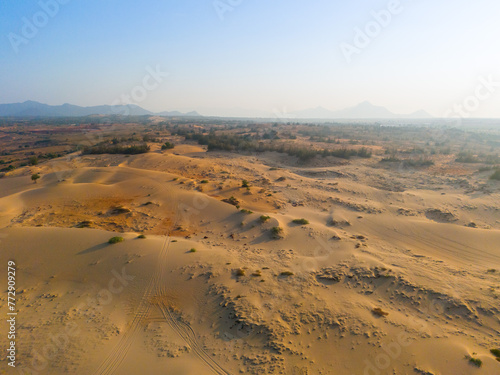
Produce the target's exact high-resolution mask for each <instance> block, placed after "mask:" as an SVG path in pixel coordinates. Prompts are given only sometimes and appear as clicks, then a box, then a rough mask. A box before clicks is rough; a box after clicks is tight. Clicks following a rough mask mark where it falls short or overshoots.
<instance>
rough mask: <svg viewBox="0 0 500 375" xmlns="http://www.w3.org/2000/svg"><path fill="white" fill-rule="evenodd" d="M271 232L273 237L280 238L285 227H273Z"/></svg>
mask: <svg viewBox="0 0 500 375" xmlns="http://www.w3.org/2000/svg"><path fill="white" fill-rule="evenodd" d="M271 234H272V236H273V238H276V239H279V238H282V237H283V228H281V227H272V228H271Z"/></svg>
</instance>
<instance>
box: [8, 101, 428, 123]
mask: <svg viewBox="0 0 500 375" xmlns="http://www.w3.org/2000/svg"><path fill="white" fill-rule="evenodd" d="M221 112H223V113H226V116H229V117H248V118H250V117H256V118H257V117H260V118H266V119H273V118H276V117H279V118H282V119H290V120H292V121H293V119H430V118H432V116H431V115H430V114H429V113H427V112H426V111H424V110H420V111H416V112H413V113H410V114H397V113H393V112H391V111H389V110H388V109H387V108H385V107H381V106H376V105H373V104H371V103H370V102H368V101H365V102H362V103H360V104H358V105H356V106H354V107H350V108H346V109H341V110H337V111H331V110H329V109H326V108H323V107H317V108H310V109H305V110H301V111H295V112H289V113H283V114H281V113H279V112H275V113H266V112H263V111H251V110H241V109H239V110H235V109H233V110H221ZM228 113H230V115H227V114H228ZM238 114H239V115H238ZM90 115H130V116H148V115H149V116H165V117H201V116H202V115H200V114H199V113H198V112H196V111H192V112H187V113H182V112H178V111H170V112H169V111H164V112H157V113H155V112H151V111H148V110H146V109H144V108H142V107H139V106H138V105H135V104H130V105H100V106H93V107H81V106H77V105H73V104H67V103H66V104H63V105H55V106H53V105H48V104H42V103H39V102H35V101H31V100H29V101H26V102H23V103H10V104H0V116H10V117H23V116H33V117H78V116H90ZM217 117H224V116H217Z"/></svg>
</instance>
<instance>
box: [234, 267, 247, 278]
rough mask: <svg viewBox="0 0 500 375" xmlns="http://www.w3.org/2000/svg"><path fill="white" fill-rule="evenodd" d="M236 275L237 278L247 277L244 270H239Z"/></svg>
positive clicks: (235, 272)
mask: <svg viewBox="0 0 500 375" xmlns="http://www.w3.org/2000/svg"><path fill="white" fill-rule="evenodd" d="M234 274H235V275H236V276H237V277H243V276H245V274H246V272H245V270H244V269H243V268H238V269H237V270H236V271H234Z"/></svg>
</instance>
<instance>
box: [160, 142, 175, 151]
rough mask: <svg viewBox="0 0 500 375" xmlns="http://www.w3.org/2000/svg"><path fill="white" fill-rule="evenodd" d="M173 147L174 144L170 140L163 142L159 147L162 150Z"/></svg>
mask: <svg viewBox="0 0 500 375" xmlns="http://www.w3.org/2000/svg"><path fill="white" fill-rule="evenodd" d="M174 147H175V145H174V144H173V143H171V142H165V143H164V144H163V145H162V146H161V149H162V150H171V149H173V148H174Z"/></svg>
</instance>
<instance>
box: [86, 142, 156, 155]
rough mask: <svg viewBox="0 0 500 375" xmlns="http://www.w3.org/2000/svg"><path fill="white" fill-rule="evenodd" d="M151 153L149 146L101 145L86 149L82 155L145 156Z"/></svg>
mask: <svg viewBox="0 0 500 375" xmlns="http://www.w3.org/2000/svg"><path fill="white" fill-rule="evenodd" d="M148 151H149V146H148V145H147V144H143V145H133V146H119V145H110V144H100V145H96V146H92V147H84V148H83V150H82V155H99V154H123V155H136V154H145V153H146V152H148Z"/></svg>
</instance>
